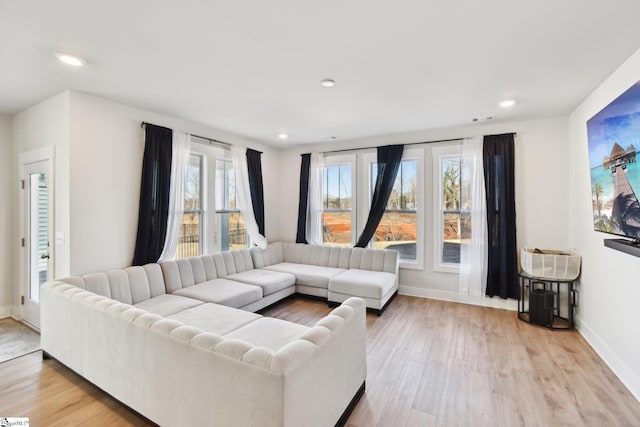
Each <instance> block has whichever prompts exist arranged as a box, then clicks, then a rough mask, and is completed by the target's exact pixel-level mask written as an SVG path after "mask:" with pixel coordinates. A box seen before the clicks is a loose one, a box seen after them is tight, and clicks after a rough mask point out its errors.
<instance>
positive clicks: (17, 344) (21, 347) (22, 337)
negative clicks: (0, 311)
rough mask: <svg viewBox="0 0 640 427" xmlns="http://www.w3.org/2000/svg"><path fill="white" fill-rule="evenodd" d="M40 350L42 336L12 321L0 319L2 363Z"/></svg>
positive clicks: (0, 357)
mask: <svg viewBox="0 0 640 427" xmlns="http://www.w3.org/2000/svg"><path fill="white" fill-rule="evenodd" d="M37 350H40V335H39V334H37V333H36V332H34V331H33V330H31V329H29V328H27V327H26V326H24V325H23V324H22V323H20V322H18V321H16V320H14V319H12V318H6V319H0V363H2V362H6V361H7V360H10V359H14V358H16V357H19V356H23V355H25V354H27V353H32V352H34V351H37Z"/></svg>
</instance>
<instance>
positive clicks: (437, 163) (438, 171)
mask: <svg viewBox="0 0 640 427" xmlns="http://www.w3.org/2000/svg"><path fill="white" fill-rule="evenodd" d="M432 153H433V189H434V191H433V206H434V209H433V213H434V215H433V236H434V239H433V270H434V271H440V272H443V273H456V274H459V273H460V264H453V263H445V262H443V261H442V248H443V243H444V240H443V239H444V235H443V231H444V216H443V215H442V211H443V210H442V202H443V200H442V161H443V159H444V158H447V157H456V156H457V157H461V156H462V142H460V143H459V144H452V145H446V146H441V147H433V149H432Z"/></svg>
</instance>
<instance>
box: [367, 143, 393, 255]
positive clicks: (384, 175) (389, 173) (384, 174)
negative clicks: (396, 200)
mask: <svg viewBox="0 0 640 427" xmlns="http://www.w3.org/2000/svg"><path fill="white" fill-rule="evenodd" d="M403 150H404V145H386V146H383V147H378V173H377V175H376V184H375V187H374V188H373V197H372V198H371V209H370V210H369V217H368V218H367V223H366V224H365V226H364V230H362V234H361V235H360V237H359V238H358V242H357V243H356V246H355V247H356V248H364V247H365V246H367V245H368V244H369V242H370V241H371V239H372V238H373V235H374V233H375V232H376V228H378V224H380V220H381V219H382V216H383V215H384V211H385V209H386V208H387V202H388V201H389V196H390V195H391V190H393V184H395V182H396V176H397V175H398V170H399V169H400V163H401V162H402V152H403Z"/></svg>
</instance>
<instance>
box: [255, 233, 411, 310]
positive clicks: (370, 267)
mask: <svg viewBox="0 0 640 427" xmlns="http://www.w3.org/2000/svg"><path fill="white" fill-rule="evenodd" d="M251 257H252V259H253V265H254V266H255V268H257V269H267V270H272V271H278V272H281V273H290V274H293V275H294V276H295V284H296V292H298V293H301V294H305V295H312V296H317V297H323V298H327V301H328V302H329V305H337V304H339V303H341V302H343V301H345V300H347V299H348V298H350V297H352V296H357V297H360V298H362V299H364V300H365V302H366V305H367V308H369V309H370V310H372V311H375V312H376V313H378V314H379V315H380V314H382V312H383V311H384V309H385V308H386V306H387V305H388V304H389V303H390V302H391V300H392V299H393V297H394V296H395V295H396V294H397V291H398V253H397V252H395V251H389V250H382V249H365V248H350V247H338V246H318V245H307V244H302V243H287V242H274V243H270V244H269V246H268V247H267V248H266V249H260V248H252V249H251Z"/></svg>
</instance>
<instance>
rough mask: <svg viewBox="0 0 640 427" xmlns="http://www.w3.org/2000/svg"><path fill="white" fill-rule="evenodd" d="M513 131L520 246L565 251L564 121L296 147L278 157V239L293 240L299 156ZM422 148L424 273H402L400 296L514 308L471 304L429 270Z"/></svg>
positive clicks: (428, 181) (428, 183)
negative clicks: (281, 195)
mask: <svg viewBox="0 0 640 427" xmlns="http://www.w3.org/2000/svg"><path fill="white" fill-rule="evenodd" d="M506 132H517V136H516V139H515V149H516V168H515V169H516V171H515V173H516V211H517V221H516V222H517V229H518V246H519V247H527V246H531V247H538V248H556V249H567V248H568V247H569V232H568V229H569V200H568V197H567V191H566V186H567V183H568V181H569V169H568V166H567V156H568V153H569V151H568V150H569V144H568V122H567V119H566V118H564V117H562V118H553V119H545V120H535V121H527V122H514V123H502V124H498V123H496V124H484V125H473V126H464V127H458V128H449V129H439V130H434V131H429V132H421V133H411V134H402V135H389V136H381V137H376V138H368V139H366V140H357V141H348V142H344V143H342V144H340V145H339V146H337V145H336V144H335V143H333V144H318V145H308V146H302V147H294V148H291V149H289V150H286V151H284V152H283V155H282V173H281V183H282V187H283V188H286V189H287V196H286V197H284V198H283V199H282V204H281V207H280V230H281V234H280V239H282V240H286V241H295V234H296V223H297V214H298V189H299V174H300V153H305V152H306V153H308V152H312V151H330V150H335V149H344V148H358V147H371V146H377V145H385V144H399V143H411V142H420V141H431V140H441V139H451V138H460V137H465V136H473V135H488V134H497V133H506ZM435 145H436V144H428V145H424V147H425V162H424V164H425V202H426V206H427V209H425V214H426V215H425V227H424V230H425V235H424V237H423V238H424V240H425V254H424V269H423V270H414V269H401V271H400V293H403V294H408V295H416V296H425V297H432V298H440V299H448V300H454V301H462V302H471V303H476V304H484V305H490V306H498V307H506V308H515V302H514V301H508V302H505V301H503V300H500V299H497V298H493V299H490V300H489V299H482V300H479V299H474V298H471V297H464V298H463V297H461V296H460V295H459V294H458V275H457V274H452V273H443V272H437V271H433V264H434V262H433V258H434V256H433V251H434V249H433V248H434V247H433V244H432V242H433V241H434V236H433V235H434V232H433V222H432V221H433V216H432V211H431V210H430V207H432V206H433V185H432V182H433V174H432V168H433V166H432V165H433V161H432V155H431V149H432V147H434V146H435Z"/></svg>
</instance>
